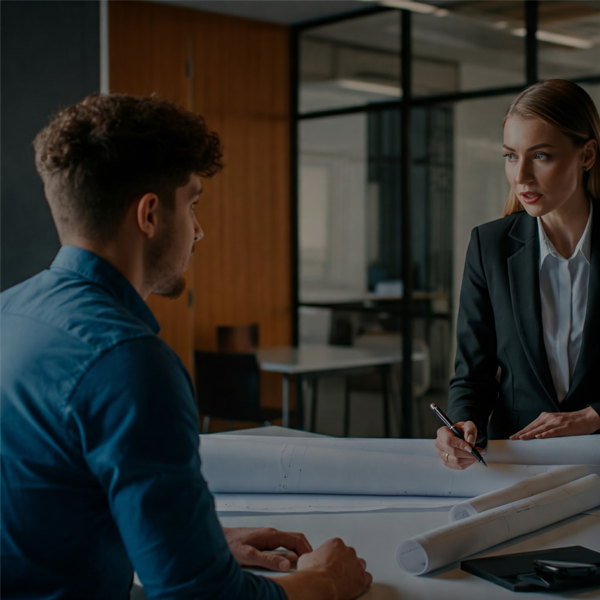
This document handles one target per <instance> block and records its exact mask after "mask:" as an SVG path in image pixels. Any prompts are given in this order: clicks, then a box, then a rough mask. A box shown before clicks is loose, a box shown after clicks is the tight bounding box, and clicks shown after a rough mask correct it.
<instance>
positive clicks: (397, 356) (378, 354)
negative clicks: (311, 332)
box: [256, 344, 425, 374]
mask: <svg viewBox="0 0 600 600" xmlns="http://www.w3.org/2000/svg"><path fill="white" fill-rule="evenodd" d="M256 356H257V359H258V363H259V365H260V368H261V369H262V370H263V371H271V372H276V373H287V374H298V373H313V372H317V371H329V370H336V369H340V370H342V369H355V368H361V367H371V366H378V365H386V364H393V363H397V362H402V352H401V350H400V348H398V352H389V351H382V350H367V349H364V348H355V347H345V346H328V345H324V344H323V345H321V344H302V345H300V346H298V347H297V348H296V347H293V346H281V347H278V348H261V349H259V350H258V351H257V353H256ZM412 357H413V360H423V359H424V358H425V354H424V353H422V352H413V355H412Z"/></svg>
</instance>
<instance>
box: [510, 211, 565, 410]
mask: <svg viewBox="0 0 600 600" xmlns="http://www.w3.org/2000/svg"><path fill="white" fill-rule="evenodd" d="M509 237H511V238H513V239H515V240H517V241H518V242H520V243H521V244H523V246H522V247H521V248H520V249H519V250H517V251H516V252H515V253H514V254H513V255H512V256H510V257H509V258H508V261H507V262H508V281H509V286H510V297H511V301H512V307H513V315H514V318H515V322H516V325H517V331H518V333H519V338H520V340H521V344H522V346H523V349H524V351H525V356H527V360H528V361H529V364H530V366H531V369H532V370H533V372H534V373H535V376H536V377H537V379H538V381H539V382H540V384H541V386H542V387H543V388H544V390H545V391H546V394H547V395H548V399H549V400H550V401H551V402H552V405H553V407H554V408H555V410H559V408H558V398H557V396H556V390H555V389H554V381H553V380H552V373H551V372H550V365H549V364H548V356H547V354H546V346H545V344H544V333H543V326H542V300H541V296H540V263H539V260H540V259H539V256H540V254H539V240H538V235H537V221H536V219H534V218H532V217H529V216H528V215H527V214H526V213H524V214H522V215H520V216H519V218H518V219H516V221H515V223H514V225H513V227H512V229H511V231H510V233H509Z"/></svg>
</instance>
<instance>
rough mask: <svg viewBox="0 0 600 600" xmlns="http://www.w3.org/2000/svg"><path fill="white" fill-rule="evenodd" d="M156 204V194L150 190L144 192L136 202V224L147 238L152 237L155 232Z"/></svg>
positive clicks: (157, 201) (156, 222)
mask: <svg viewBox="0 0 600 600" xmlns="http://www.w3.org/2000/svg"><path fill="white" fill-rule="evenodd" d="M158 204H159V200H158V196H157V195H156V194H153V193H151V192H149V193H147V194H144V195H143V196H142V197H141V198H140V199H139V200H138V202H137V211H136V216H137V225H138V227H139V228H140V231H141V232H142V233H144V234H145V235H146V236H147V237H148V238H153V237H154V236H155V234H156V227H157V224H158V215H157V213H158Z"/></svg>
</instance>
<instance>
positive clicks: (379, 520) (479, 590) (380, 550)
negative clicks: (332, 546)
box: [219, 427, 600, 600]
mask: <svg viewBox="0 0 600 600" xmlns="http://www.w3.org/2000/svg"><path fill="white" fill-rule="evenodd" d="M232 433H235V434H236V435H276V436H281V435H284V436H290V437H292V436H293V437H296V436H298V434H300V435H303V436H311V437H312V435H311V434H309V433H308V432H301V433H300V432H296V431H293V430H288V429H285V428H283V427H261V428H255V429H248V430H242V431H235V432H232ZM313 435H314V434H313ZM276 496H277V495H276V494H273V497H274V498H275V497H276ZM407 500H408V498H407ZM435 500H436V499H434V498H432V499H431V501H432V502H431V504H432V507H425V508H418V509H401V510H396V509H392V510H384V511H373V512H362V511H361V512H346V513H331V512H328V513H315V512H313V513H303V514H289V513H284V514H256V513H231V512H227V513H221V514H220V515H219V518H220V520H221V522H222V523H223V525H224V526H225V527H276V528H277V529H281V530H285V531H301V532H302V533H304V534H305V535H306V536H307V537H308V540H309V541H310V543H311V544H312V545H313V547H317V546H318V545H320V544H321V543H323V542H324V541H325V540H327V539H329V538H332V537H341V538H342V539H343V540H344V541H345V542H346V543H347V544H350V545H351V546H354V547H355V548H356V550H357V552H358V555H359V556H361V557H362V558H364V559H365V560H366V561H367V565H368V569H369V571H370V573H371V574H372V575H373V585H372V586H371V588H370V589H369V590H368V591H367V592H366V593H365V594H364V595H363V596H361V599H362V600H421V599H422V600H438V599H439V600H453V599H456V600H496V599H498V600H502V599H507V600H508V599H509V598H512V599H513V600H516V599H518V598H523V599H529V598H531V599H536V598H582V599H583V598H595V599H597V600H600V590H598V589H596V590H591V591H590V590H587V591H586V590H584V591H572V592H562V593H561V594H544V593H539V594H538V593H527V594H516V593H515V592H510V591H509V590H506V589H504V588H502V587H500V586H497V585H494V584H493V583H490V582H489V581H485V580H484V579H480V578H478V577H475V576H474V575H470V574H469V573H465V572H464V571H462V570H461V569H460V564H459V561H457V562H456V563H454V564H451V565H448V566H447V567H445V568H443V569H439V570H437V571H434V572H433V573H430V574H428V575H424V576H421V577H415V576H413V575H409V574H408V573H406V572H404V571H403V570H402V569H400V567H399V566H398V565H397V564H396V559H395V553H396V547H397V546H398V545H399V544H400V542H402V541H403V540H405V539H407V538H410V537H412V536H414V535H417V534H418V533H422V532H424V531H428V530H430V529H433V528H435V527H438V526H440V525H443V524H445V523H446V522H447V521H448V511H449V507H440V506H439V503H436V502H435ZM437 500H439V498H438V499H437ZM435 504H438V506H436V507H434V506H433V505H435ZM562 546H586V547H587V548H591V549H592V550H595V551H596V552H600V512H599V511H594V514H593V515H588V514H586V515H579V516H576V517H573V518H571V519H567V520H565V521H562V522H560V523H556V524H555V525H551V526H549V527H546V528H544V529H542V530H540V531H536V532H535V533H532V534H529V535H526V536H521V537H519V538H515V539H513V540H510V541H508V542H506V543H504V544H500V545H499V546H495V547H493V548H490V549H488V550H486V551H484V552H481V553H479V554H477V555H474V556H477V557H479V556H493V555H499V554H511V553H515V552H530V551H533V550H541V549H545V548H558V547H562ZM255 572H257V571H255ZM263 574H264V573H263Z"/></svg>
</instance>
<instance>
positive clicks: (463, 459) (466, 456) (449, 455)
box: [434, 421, 484, 471]
mask: <svg viewBox="0 0 600 600" xmlns="http://www.w3.org/2000/svg"><path fill="white" fill-rule="evenodd" d="M454 426H455V427H456V428H457V429H458V430H460V431H461V432H462V434H463V435H464V436H465V439H464V440H461V439H460V438H457V437H456V436H455V435H454V434H453V433H452V432H451V431H450V430H449V429H448V428H447V427H440V428H439V429H438V430H437V438H436V440H435V442H434V446H435V447H436V448H437V451H438V455H439V456H440V458H441V459H442V460H443V461H444V464H445V465H446V466H447V467H449V468H450V469H457V470H459V471H462V470H463V469H466V468H467V467H470V466H471V465H472V464H473V463H475V462H477V459H476V458H475V457H474V456H473V455H472V454H471V450H472V449H473V445H474V444H475V442H476V441H477V427H476V425H475V423H473V421H459V422H458V423H454ZM477 450H478V451H479V453H480V454H481V453H482V452H484V450H483V449H481V448H477Z"/></svg>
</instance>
